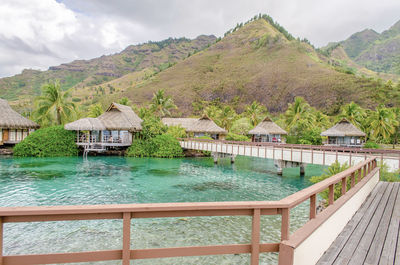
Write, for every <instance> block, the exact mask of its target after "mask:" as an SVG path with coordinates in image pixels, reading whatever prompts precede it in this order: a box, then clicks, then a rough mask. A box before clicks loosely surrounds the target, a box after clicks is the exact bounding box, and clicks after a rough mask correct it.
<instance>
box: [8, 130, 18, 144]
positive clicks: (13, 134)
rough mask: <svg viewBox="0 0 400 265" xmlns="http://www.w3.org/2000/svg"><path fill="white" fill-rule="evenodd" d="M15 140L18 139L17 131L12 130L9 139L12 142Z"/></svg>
mask: <svg viewBox="0 0 400 265" xmlns="http://www.w3.org/2000/svg"><path fill="white" fill-rule="evenodd" d="M15 138H16V135H15V129H11V130H10V136H9V139H10V141H11V142H15Z"/></svg>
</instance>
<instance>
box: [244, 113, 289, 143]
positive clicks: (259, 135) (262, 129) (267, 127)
mask: <svg viewBox="0 0 400 265" xmlns="http://www.w3.org/2000/svg"><path fill="white" fill-rule="evenodd" d="M249 134H250V135H251V136H252V138H251V139H252V141H253V142H277V143H281V142H284V139H283V137H282V136H283V135H287V132H286V131H285V130H284V129H282V128H281V127H279V126H278V125H277V124H276V123H275V122H273V121H272V120H271V119H270V118H269V117H266V118H265V119H264V120H263V121H262V122H260V123H259V124H257V126H256V127H254V129H252V130H250V131H249Z"/></svg>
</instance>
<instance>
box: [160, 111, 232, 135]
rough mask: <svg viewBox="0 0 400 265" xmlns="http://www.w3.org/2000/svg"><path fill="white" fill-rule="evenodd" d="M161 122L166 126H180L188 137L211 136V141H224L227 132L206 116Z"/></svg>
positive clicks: (166, 119) (168, 119)
mask: <svg viewBox="0 0 400 265" xmlns="http://www.w3.org/2000/svg"><path fill="white" fill-rule="evenodd" d="M162 122H163V123H164V124H165V125H167V126H178V125H179V126H181V127H182V128H184V129H185V131H186V133H187V134H188V135H189V136H193V137H201V136H205V135H209V136H211V137H212V138H213V139H216V140H217V139H224V138H225V135H226V134H227V131H226V130H225V129H223V128H221V127H219V126H218V125H217V124H215V122H214V121H213V120H211V119H210V118H209V117H208V116H207V115H204V116H203V117H201V118H200V119H199V118H163V119H162Z"/></svg>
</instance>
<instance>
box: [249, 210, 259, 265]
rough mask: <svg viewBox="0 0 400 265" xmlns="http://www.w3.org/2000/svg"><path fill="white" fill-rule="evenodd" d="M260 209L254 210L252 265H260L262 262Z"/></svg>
mask: <svg viewBox="0 0 400 265" xmlns="http://www.w3.org/2000/svg"><path fill="white" fill-rule="evenodd" d="M260 215H261V211H260V209H254V212H253V222H252V233H251V265H258V264H259V260H260Z"/></svg>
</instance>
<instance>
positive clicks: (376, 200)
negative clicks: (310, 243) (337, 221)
mask: <svg viewBox="0 0 400 265" xmlns="http://www.w3.org/2000/svg"><path fill="white" fill-rule="evenodd" d="M399 188H400V183H388V182H379V183H378V185H377V186H376V187H375V189H374V190H373V191H372V193H371V194H370V195H369V197H368V198H367V200H366V201H365V202H364V204H363V205H362V206H361V208H360V209H359V210H358V211H357V213H356V214H355V215H354V216H353V218H352V219H351V220H350V221H349V223H348V224H347V225H346V227H345V228H344V229H343V231H342V232H341V233H340V235H339V236H338V237H337V238H336V240H335V241H334V242H333V243H332V245H331V246H330V248H329V249H328V250H327V251H326V252H325V254H324V255H323V256H322V257H321V259H320V260H319V261H318V263H317V264H318V265H328V264H329V265H331V264H340V265H342V264H351V265H353V264H360V265H361V264H365V265H372V264H379V265H386V264H400V240H399V223H400V190H399Z"/></svg>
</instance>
